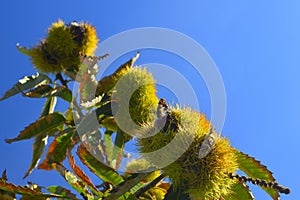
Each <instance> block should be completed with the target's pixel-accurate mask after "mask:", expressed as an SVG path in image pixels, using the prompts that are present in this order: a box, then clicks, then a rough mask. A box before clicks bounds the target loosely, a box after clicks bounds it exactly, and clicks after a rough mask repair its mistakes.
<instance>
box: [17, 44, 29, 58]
mask: <svg viewBox="0 0 300 200" xmlns="http://www.w3.org/2000/svg"><path fill="white" fill-rule="evenodd" d="M17 49H18V51H19V52H20V53H22V54H25V55H28V56H31V49H28V48H26V47H21V46H20V44H19V43H17Z"/></svg>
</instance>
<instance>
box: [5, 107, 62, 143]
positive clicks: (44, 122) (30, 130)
mask: <svg viewBox="0 0 300 200" xmlns="http://www.w3.org/2000/svg"><path fill="white" fill-rule="evenodd" d="M65 121H66V119H65V117H64V116H63V114H61V113H59V112H55V113H52V114H49V115H46V116H43V117H41V118H40V119H38V120H37V121H36V122H34V123H32V124H30V125H29V126H27V127H26V128H25V129H24V130H23V131H21V133H20V134H19V135H18V136H17V137H16V138H13V139H6V140H5V141H6V142H7V143H12V142H16V141H20V140H26V139H30V138H33V137H35V136H38V135H41V134H43V133H47V132H50V131H52V130H54V129H57V128H59V127H60V126H61V125H62V124H64V123H65Z"/></svg>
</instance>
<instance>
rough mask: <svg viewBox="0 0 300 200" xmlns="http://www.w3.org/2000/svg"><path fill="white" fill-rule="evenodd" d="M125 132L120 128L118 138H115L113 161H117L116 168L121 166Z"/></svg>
mask: <svg viewBox="0 0 300 200" xmlns="http://www.w3.org/2000/svg"><path fill="white" fill-rule="evenodd" d="M124 134H125V133H124V132H123V131H122V130H121V129H118V131H117V135H116V139H115V145H114V149H113V156H112V161H113V162H114V163H115V166H114V168H115V169H118V168H119V167H120V164H121V161H122V157H123V154H124V146H125V137H124Z"/></svg>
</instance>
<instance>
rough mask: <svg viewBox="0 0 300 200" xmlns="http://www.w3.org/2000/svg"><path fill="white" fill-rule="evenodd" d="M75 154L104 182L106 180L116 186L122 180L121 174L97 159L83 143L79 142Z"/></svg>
mask: <svg viewBox="0 0 300 200" xmlns="http://www.w3.org/2000/svg"><path fill="white" fill-rule="evenodd" d="M77 155H78V156H79V158H80V160H81V162H82V163H83V164H84V165H86V166H87V167H88V168H89V169H90V170H91V172H93V173H94V174H95V175H96V176H98V177H99V178H100V179H102V180H103V181H104V182H108V183H110V184H112V185H113V186H116V185H118V184H120V183H121V182H123V181H124V179H123V178H122V176H120V175H119V174H118V173H117V172H116V171H115V170H113V169H112V168H110V167H108V166H107V165H105V164H103V163H102V162H101V161H99V160H97V159H96V157H95V156H94V155H93V154H91V153H90V152H89V151H88V150H87V149H86V147H85V146H84V144H81V145H80V146H79V147H78V149H77Z"/></svg>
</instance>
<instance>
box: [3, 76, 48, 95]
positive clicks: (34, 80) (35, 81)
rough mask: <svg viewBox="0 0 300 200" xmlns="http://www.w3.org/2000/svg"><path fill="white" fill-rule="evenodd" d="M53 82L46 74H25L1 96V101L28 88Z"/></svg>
mask: <svg viewBox="0 0 300 200" xmlns="http://www.w3.org/2000/svg"><path fill="white" fill-rule="evenodd" d="M49 83H51V79H50V78H49V77H48V76H47V75H45V74H39V73H37V74H36V75H32V76H25V77H24V78H23V79H20V80H19V82H18V83H16V84H15V85H14V86H13V87H12V88H11V89H9V90H8V91H7V92H6V93H5V94H4V95H3V97H1V98H0V101H2V100H4V99H7V98H9V97H11V96H14V95H16V94H19V93H23V92H24V91H26V90H29V89H31V88H34V87H37V86H38V85H46V84H49Z"/></svg>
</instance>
